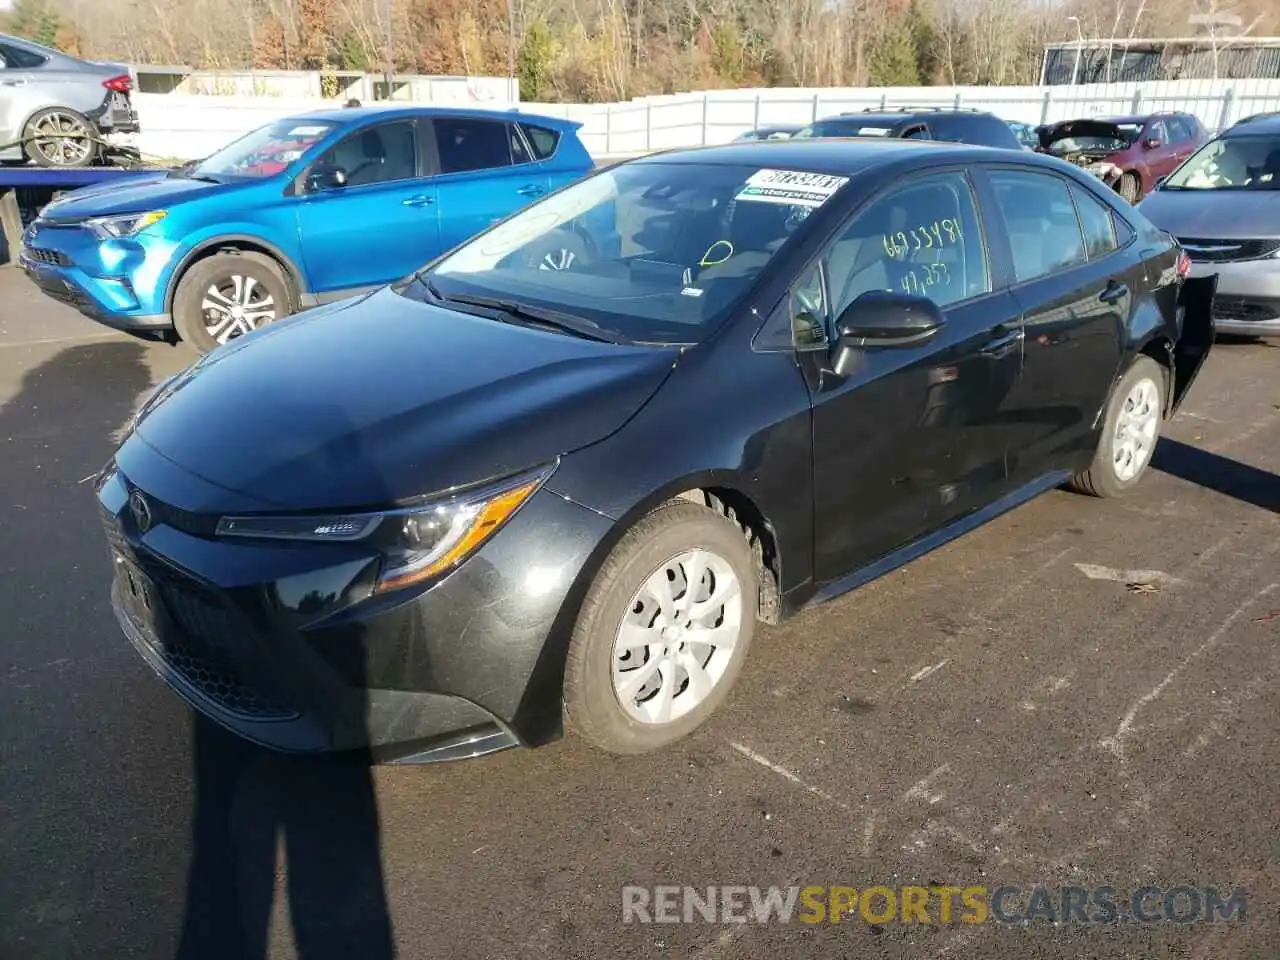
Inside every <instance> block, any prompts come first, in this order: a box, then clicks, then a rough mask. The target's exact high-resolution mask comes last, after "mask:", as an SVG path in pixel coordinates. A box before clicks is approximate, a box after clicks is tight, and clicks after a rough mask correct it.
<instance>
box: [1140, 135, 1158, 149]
mask: <svg viewBox="0 0 1280 960" xmlns="http://www.w3.org/2000/svg"><path fill="white" fill-rule="evenodd" d="M1162 142H1163V141H1162V140H1161V139H1160V138H1159V137H1147V139H1146V140H1144V141H1143V142H1142V145H1143V146H1144V147H1146V148H1147V149H1148V150H1155V149H1157V148H1158V147H1159V146H1160V144H1161V143H1162Z"/></svg>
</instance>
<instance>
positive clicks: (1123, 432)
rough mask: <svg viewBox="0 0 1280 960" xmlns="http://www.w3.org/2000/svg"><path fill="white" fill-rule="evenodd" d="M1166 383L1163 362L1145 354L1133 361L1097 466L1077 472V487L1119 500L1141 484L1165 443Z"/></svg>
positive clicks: (1115, 394)
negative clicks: (1162, 428)
mask: <svg viewBox="0 0 1280 960" xmlns="http://www.w3.org/2000/svg"><path fill="white" fill-rule="evenodd" d="M1164 384H1165V375H1164V369H1163V368H1162V367H1161V366H1160V364H1158V363H1156V362H1155V361H1154V360H1152V359H1151V358H1150V357H1146V356H1140V357H1138V358H1137V359H1136V360H1135V361H1134V362H1133V365H1132V366H1130V367H1129V369H1128V370H1127V371H1126V372H1125V375H1124V376H1123V377H1121V378H1120V382H1119V383H1117V384H1116V387H1115V390H1113V391H1112V393H1111V402H1110V403H1109V404H1108V405H1107V416H1106V419H1105V420H1104V421H1103V425H1102V436H1101V438H1099V440H1098V449H1097V452H1096V453H1095V454H1094V457H1093V463H1091V464H1090V465H1089V469H1087V470H1085V471H1083V472H1082V473H1078V474H1076V476H1075V477H1074V478H1073V479H1072V481H1071V487H1072V489H1074V490H1076V491H1078V492H1080V493H1087V494H1089V495H1090V496H1094V497H1120V496H1124V495H1125V494H1127V493H1129V492H1130V491H1131V490H1133V488H1134V487H1136V486H1137V485H1138V484H1139V483H1140V482H1141V480H1142V478H1143V476H1144V475H1145V474H1146V472H1147V468H1148V467H1149V466H1150V465H1151V455H1152V454H1153V453H1154V452H1155V449H1156V444H1157V443H1158V442H1159V440H1160V423H1161V420H1162V419H1163V417H1164V393H1165V387H1164Z"/></svg>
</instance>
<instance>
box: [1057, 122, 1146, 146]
mask: <svg viewBox="0 0 1280 960" xmlns="http://www.w3.org/2000/svg"><path fill="white" fill-rule="evenodd" d="M1036 132H1037V133H1038V134H1039V136H1040V146H1042V147H1044V148H1046V149H1048V148H1049V147H1051V146H1052V145H1053V144H1055V143H1057V142H1058V141H1059V140H1065V139H1067V138H1068V137H1114V138H1115V139H1117V140H1123V139H1124V135H1123V134H1122V132H1121V130H1120V128H1119V127H1117V126H1116V125H1115V124H1114V123H1108V122H1107V121H1105V120H1064V121H1062V122H1061V123H1046V124H1044V125H1043V126H1040V127H1037V128H1036Z"/></svg>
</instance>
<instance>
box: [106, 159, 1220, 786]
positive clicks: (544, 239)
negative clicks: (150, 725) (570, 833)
mask: <svg viewBox="0 0 1280 960" xmlns="http://www.w3.org/2000/svg"><path fill="white" fill-rule="evenodd" d="M548 252H556V253H557V257H555V258H554V263H553V262H551V261H549V260H548V258H547V256H546V254H547V253H548ZM1188 268H1189V262H1188V260H1187V258H1186V256H1185V254H1183V253H1182V251H1181V250H1180V249H1179V248H1178V246H1177V244H1176V242H1175V241H1174V240H1173V239H1172V238H1171V237H1169V236H1168V235H1167V234H1165V233H1162V232H1161V231H1159V230H1157V229H1155V228H1154V227H1152V226H1151V224H1150V223H1148V222H1147V221H1146V220H1145V219H1144V218H1143V217H1142V215H1141V214H1139V213H1138V212H1137V211H1136V210H1134V209H1133V208H1131V207H1129V206H1128V205H1127V204H1124V203H1123V201H1121V200H1119V199H1118V198H1117V197H1116V196H1115V195H1114V194H1113V193H1112V192H1111V191H1109V190H1107V189H1106V188H1105V187H1104V186H1103V185H1102V184H1100V183H1099V182H1098V181H1097V180H1096V179H1094V178H1092V177H1089V176H1088V175H1087V174H1085V173H1083V172H1081V171H1079V170H1077V169H1075V168H1073V167H1072V166H1070V165H1069V164H1066V163H1064V162H1062V161H1059V160H1056V159H1053V158H1050V157H1045V156H1040V155H1035V154H1031V153H1026V152H1022V153H1012V152H1010V151H1005V150H996V149H988V148H982V147H970V146H960V145H933V144H922V143H914V142H911V141H902V140H898V141H882V142H865V141H807V142H788V141H777V142H773V143H758V144H737V145H730V146H725V147H716V148H707V149H700V150H690V151H677V152H670V153H665V154H660V155H655V156H651V157H646V158H643V159H639V160H634V161H629V162H626V163H622V164H620V165H617V166H613V167H610V168H608V169H607V170H603V171H601V172H599V173H597V174H595V175H593V176H591V177H589V178H587V179H585V180H583V181H581V182H579V183H577V184H574V185H571V186H569V187H566V188H565V189H563V190H560V191H558V192H556V193H555V194H553V195H551V196H549V197H547V198H546V199H544V200H542V201H540V202H538V203H536V204H534V205H532V206H530V207H528V208H526V209H525V210H524V211H522V212H520V213H517V214H515V215H513V216H511V217H510V218H508V219H507V220H505V221H504V222H502V223H500V224H498V225H497V226H495V227H493V228H491V229H489V230H488V231H486V232H485V233H483V234H481V235H479V236H478V237H476V238H475V239H473V240H471V241H469V242H467V243H464V244H463V245H461V246H460V247H458V248H456V249H455V250H453V251H452V252H450V253H448V254H446V255H444V256H442V257H441V258H438V259H437V260H435V261H434V262H432V263H431V264H429V265H427V266H426V267H424V268H423V269H421V270H419V271H418V272H417V273H415V274H414V275H412V276H411V277H408V278H406V279H404V280H402V281H400V282H398V283H396V284H394V285H391V286H389V287H386V288H384V289H381V290H379V291H377V292H375V293H373V294H369V295H365V296H362V297H359V298H353V299H349V300H346V301H343V302H341V303H337V304H332V305H329V306H325V307H320V308H317V309H314V310H311V311H309V312H306V313H303V314H299V315H297V316H295V317H292V318H289V319H286V320H283V321H281V322H279V323H276V324H274V325H272V326H270V327H267V328H265V329H263V330H260V331H256V332H254V333H251V334H248V335H246V336H244V337H242V338H239V339H238V340H237V341H235V342H233V343H231V344H228V345H227V346H225V347H223V348H220V349H218V350H215V351H214V352H212V353H210V354H209V355H207V356H206V357H204V358H203V359H201V360H200V361H199V362H197V363H195V364H194V365H193V366H191V367H190V368H188V369H187V370H186V371H185V372H183V373H181V374H179V375H178V376H177V377H175V378H173V379H171V380H169V381H167V382H165V383H163V384H161V385H160V386H159V388H158V389H157V390H156V391H155V392H154V393H153V394H152V396H151V397H150V398H149V399H148V400H147V401H146V402H145V403H144V404H143V406H142V408H141V409H140V410H139V412H138V414H137V415H136V417H135V418H134V421H133V423H132V424H131V425H130V429H129V433H128V436H127V438H126V439H125V441H124V443H123V445H122V446H121V447H120V449H119V450H118V452H117V453H116V455H115V457H114V458H113V460H112V461H111V463H110V464H109V465H108V466H107V467H106V468H105V469H104V471H103V472H102V474H101V476H100V478H99V480H98V482H97V485H96V490H97V497H98V500H99V503H100V505H101V512H102V517H103V521H104V524H105V527H106V531H107V537H108V540H109V542H110V546H111V556H112V558H113V563H114V570H115V583H114V588H113V600H114V607H115V613H116V617H117V619H118V621H119V623H120V626H121V627H122V629H123V631H124V633H125V634H126V635H127V636H128V638H129V639H130V640H131V641H132V643H133V644H134V645H135V646H136V648H137V649H138V651H139V652H140V653H141V655H142V656H143V657H144V658H145V659H146V661H147V662H148V663H149V664H150V665H151V667H153V668H154V669H155V671H156V672H158V673H159V674H160V676H161V677H163V678H164V679H165V680H166V681H167V682H168V683H169V684H170V685H172V687H173V688H174V689H176V690H177V691H178V692H179V693H180V694H181V695H182V696H184V697H185V698H186V699H187V700H188V701H189V702H190V703H192V704H193V705H194V706H195V707H196V708H197V709H199V710H200V711H202V712H204V713H205V714H207V715H209V716H210V717H212V718H213V719H215V720H216V721H218V722H219V723H221V724H223V725H224V726H226V727H228V728H230V729H231V730H233V731H236V732H237V733H239V734H240V735H242V736H244V737H246V738H248V739H251V740H253V741H256V742H258V743H260V744H264V745H268V746H270V747H274V748H277V749H281V750H288V751H297V752H329V751H361V752H366V751H367V752H368V753H369V754H370V755H372V756H373V757H374V758H375V759H379V760H399V761H406V760H407V761H425V760H439V759H449V758H457V757H465V756H474V755H478V754H481V753H485V752H489V751H492V750H496V749H500V748H503V747H510V746H515V745H534V744H538V743H541V742H544V741H545V740H547V739H549V738H552V737H554V736H556V735H558V734H559V732H560V731H561V730H562V729H563V728H564V726H565V725H567V726H568V727H569V728H571V729H572V730H575V731H577V733H578V734H579V735H581V736H582V737H583V738H584V739H586V740H587V741H589V742H591V743H593V744H595V745H597V746H598V747H600V748H603V749H605V750H607V751H611V752H615V753H620V754H633V753H640V752H644V751H649V750H653V749H656V748H659V747H662V746H664V745H666V744H669V743H671V742H673V741H675V740H677V739H678V738H681V737H683V736H686V735H688V734H690V733H691V732H692V731H693V730H694V729H695V728H697V727H698V726H699V725H700V724H702V723H703V722H704V721H705V720H706V719H707V718H708V716H710V715H711V713H712V712H713V711H714V710H715V709H716V707H717V706H718V705H719V704H720V703H721V702H722V701H723V699H724V698H725V696H726V695H727V694H728V693H729V691H730V689H731V687H732V685H733V683H734V680H735V678H736V677H737V676H738V675H739V673H740V671H741V670H742V669H743V667H744V664H745V663H746V658H747V654H748V650H749V649H750V648H751V646H752V640H753V634H754V627H755V624H756V623H757V622H759V621H764V622H776V621H778V620H779V619H781V618H784V617H786V616H788V615H790V614H792V613H794V612H796V611H798V610H800V609H802V608H804V607H805V606H806V605H809V604H812V603H815V602H818V601H822V600H825V599H828V598H831V597H834V596H837V595H839V594H841V593H843V592H845V591H847V590H849V589H851V588H853V587H855V586H857V585H858V584H860V583H863V582H866V581H867V580H868V579H870V578H872V577H875V576H878V575H879V574H882V573H884V572H886V571H888V570H890V569H892V568H894V567H895V566H898V565H900V564H902V563H905V562H907V561H909V560H910V559H912V558H913V557H916V556H919V555H920V554H921V553H923V552H925V551H927V550H930V549H932V548H933V547H936V546H938V545H939V544H942V543H944V542H946V541H948V540H950V539H951V538H953V537H956V536H958V535H960V534H962V533H964V532H966V531H968V530H971V529H973V528H974V527H976V526H978V525H980V524H982V523H984V522H986V521H987V520H990V519H991V518H993V517H995V516H996V515H998V514H1000V513H1001V512H1003V511H1005V510H1008V509H1010V508H1012V507H1014V506H1016V505H1018V504H1020V503H1022V502H1024V501H1026V500H1028V499H1030V498H1031V497H1033V496H1035V495H1037V494H1039V493H1041V492H1044V491H1046V490H1049V489H1052V488H1054V487H1057V486H1060V485H1064V484H1067V485H1071V486H1073V487H1075V488H1076V489H1078V490H1081V491H1084V492H1087V493H1090V494H1094V495H1097V496H1120V495H1125V494H1129V493H1131V492H1133V491H1134V489H1135V487H1136V486H1137V485H1138V483H1139V481H1140V480H1141V478H1142V477H1143V475H1144V473H1145V471H1146V470H1147V469H1148V467H1149V465H1150V462H1151V454H1152V451H1153V449H1154V447H1155V444H1156V442H1157V439H1158V437H1159V435H1160V430H1161V426H1162V424H1163V423H1164V421H1166V420H1167V419H1168V418H1169V417H1170V416H1172V415H1173V414H1174V412H1175V410H1176V409H1177V407H1178V405H1179V403H1180V402H1181V401H1182V399H1183V398H1184V397H1185V395H1186V392H1187V390H1188V388H1189V386H1190V384H1191V382H1192V380H1193V379H1194V377H1195V375H1196V372H1197V371H1198V369H1199V368H1200V365H1201V363H1202V362H1203V361H1204V359H1205V356H1206V355H1207V353H1208V351H1209V349H1210V344H1211V343H1212V335H1213V324H1212V319H1211V317H1212V311H1211V307H1212V297H1213V288H1214V280H1213V278H1212V277H1207V278H1204V279H1188V278H1187V271H1188ZM754 655H755V656H765V657H767V656H787V655H788V654H787V652H786V651H785V650H774V651H771V650H768V649H757V651H756V653H755V654H754Z"/></svg>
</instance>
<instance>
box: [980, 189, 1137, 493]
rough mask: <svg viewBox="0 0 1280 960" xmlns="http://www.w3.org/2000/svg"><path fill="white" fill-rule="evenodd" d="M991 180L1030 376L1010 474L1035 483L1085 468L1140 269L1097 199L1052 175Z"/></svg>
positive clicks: (1016, 396)
mask: <svg viewBox="0 0 1280 960" xmlns="http://www.w3.org/2000/svg"><path fill="white" fill-rule="evenodd" d="M988 175H989V177H990V180H991V185H992V187H993V188H994V192H995V197H996V201H997V203H996V206H997V208H998V210H999V212H1000V216H1001V219H1002V221H1003V223H1004V226H1005V230H1006V232H1007V236H1008V244H1009V254H1010V260H1011V261H1012V264H1013V269H1014V278H1013V279H1014V288H1013V291H1014V295H1015V296H1016V297H1017V299H1018V302H1019V304H1020V306H1021V308H1022V310H1023V321H1024V330H1025V332H1026V342H1025V347H1024V349H1025V351H1026V362H1025V365H1024V369H1023V376H1022V378H1021V380H1020V381H1019V383H1018V386H1017V389H1016V390H1015V391H1014V392H1013V395H1012V396H1011V397H1010V398H1009V404H1010V409H1009V414H1010V416H1011V418H1012V420H1013V427H1012V429H1013V430H1015V431H1016V435H1015V439H1014V444H1013V450H1012V453H1011V457H1010V473H1011V475H1012V477H1013V479H1014V481H1015V482H1026V481H1030V480H1032V479H1034V478H1036V477H1038V476H1040V475H1042V474H1045V473H1048V472H1050V471H1052V470H1057V469H1070V468H1073V467H1074V466H1078V465H1079V462H1080V457H1081V455H1082V454H1084V453H1087V452H1088V451H1089V450H1090V449H1092V448H1093V446H1094V445H1095V435H1094V433H1093V429H1094V421H1095V420H1096V419H1097V417H1098V413H1099V410H1100V409H1101V407H1102V405H1103V404H1104V403H1105V402H1106V399H1107V393H1108V390H1109V389H1110V384H1111V382H1112V380H1113V379H1114V377H1115V375H1116V372H1117V370H1118V368H1119V365H1120V344H1121V343H1123V342H1124V336H1123V325H1124V323H1125V319H1126V317H1127V316H1128V314H1129V310H1130V307H1131V304H1132V302H1133V292H1134V290H1136V289H1137V288H1138V286H1139V284H1140V283H1141V282H1142V280H1141V267H1140V265H1136V266H1135V267H1134V269H1135V270H1136V271H1137V273H1136V274H1135V275H1133V276H1126V275H1125V274H1126V264H1128V263H1130V259H1126V258H1130V256H1131V255H1130V253H1128V252H1126V251H1124V250H1121V249H1120V247H1121V246H1122V244H1121V243H1120V240H1121V238H1120V235H1119V233H1118V232H1117V231H1118V230H1119V229H1120V228H1121V227H1122V226H1123V224H1122V222H1121V221H1117V219H1116V217H1115V214H1114V212H1113V211H1112V210H1111V208H1110V207H1109V206H1108V205H1107V204H1106V203H1104V202H1103V201H1102V200H1101V199H1099V198H1098V197H1097V196H1095V195H1094V194H1093V192H1092V191H1090V190H1088V189H1086V188H1084V187H1082V186H1080V185H1079V184H1075V183H1072V184H1068V182H1067V180H1066V179H1064V178H1063V177H1059V176H1057V175H1056V174H1053V173H1049V172H1047V171H1046V172H1038V171H1030V170H1025V169H1021V170H1013V169H1007V168H1006V169H993V170H991V171H990V172H989V174H988ZM1077 211H1078V212H1077ZM1125 229H1127V228H1125ZM1124 239H1126V240H1127V239H1128V238H1127V237H1126V238H1124ZM1133 262H1134V263H1135V264H1136V263H1137V261H1133Z"/></svg>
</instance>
